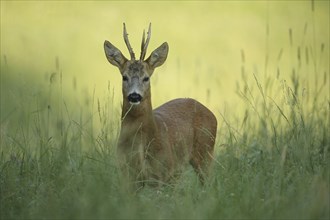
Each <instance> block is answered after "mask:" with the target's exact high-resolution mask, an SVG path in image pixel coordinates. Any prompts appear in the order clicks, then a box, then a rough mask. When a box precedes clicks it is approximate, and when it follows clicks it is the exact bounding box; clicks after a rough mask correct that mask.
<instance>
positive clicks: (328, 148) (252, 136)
mask: <svg viewBox="0 0 330 220" xmlns="http://www.w3.org/2000/svg"><path fill="white" fill-rule="evenodd" d="M1 4H2V3H1ZM162 4H165V3H162ZM187 4H188V3H187ZM323 4H324V3H323ZM312 6H313V5H312ZM313 7H314V6H313ZM312 10H313V15H314V8H312ZM315 17H316V16H315ZM308 24H309V26H308V25H307V24H302V26H303V27H304V28H303V30H304V31H303V32H302V33H304V35H303V36H302V37H301V39H304V40H302V41H296V40H295V39H296V38H295V37H294V36H295V35H294V33H295V32H294V31H293V30H292V29H291V28H290V29H289V30H288V34H287V33H285V35H286V36H287V40H288V42H290V43H289V45H288V46H287V47H284V49H283V48H282V49H281V48H276V51H279V53H278V54H277V56H271V53H270V51H274V50H271V49H269V50H267V51H266V56H265V57H263V60H265V64H264V66H262V64H258V66H259V67H260V66H262V69H263V70H264V71H258V70H257V69H256V70H255V71H250V70H249V65H251V63H250V62H249V61H248V60H247V59H246V53H247V52H250V51H249V50H241V60H239V59H237V60H235V61H233V62H234V63H237V64H239V65H238V66H240V67H241V72H239V71H238V73H237V74H236V75H235V76H237V77H236V79H235V83H236V85H237V89H236V93H237V97H239V98H240V99H238V100H239V103H242V104H238V105H237V106H239V108H240V111H237V109H234V108H233V107H231V106H229V107H228V108H227V109H226V110H225V111H222V110H219V109H217V108H213V109H215V114H216V115H217V117H218V124H219V127H218V136H217V141H216V147H215V148H216V152H215V155H214V164H213V170H212V172H211V174H210V177H209V181H208V182H207V184H206V185H205V186H201V185H200V184H199V181H198V178H197V176H196V175H195V173H194V171H193V169H191V168H187V170H186V171H185V172H184V173H183V175H182V176H181V178H180V179H179V180H178V181H177V182H175V183H171V184H168V185H165V186H164V187H162V188H157V189H154V188H149V187H145V188H143V189H142V190H140V191H138V192H130V191H128V190H127V189H126V188H125V187H124V186H125V182H124V181H125V180H123V179H121V178H120V170H118V168H117V166H116V149H115V146H116V141H117V138H118V132H119V129H120V126H119V125H120V123H119V115H120V114H119V112H120V104H119V103H117V102H116V101H115V99H116V98H115V97H117V98H118V97H121V94H120V93H118V92H117V91H115V90H114V89H113V88H114V87H120V86H119V84H118V85H115V86H114V85H113V83H112V81H111V83H110V82H108V85H107V87H106V88H104V90H106V92H105V95H104V96H102V98H100V96H97V95H96V93H95V88H94V89H92V91H89V90H81V89H80V88H79V86H77V84H79V80H77V79H76V78H75V77H72V81H71V80H68V78H70V77H67V75H66V74H68V73H67V72H66V71H64V69H65V70H67V69H66V68H63V67H62V66H61V63H60V61H59V60H61V57H59V58H56V59H55V65H54V70H51V71H50V72H49V73H46V74H45V75H44V77H40V76H38V75H36V74H34V73H33V71H34V68H31V70H30V69H27V70H26V69H25V68H23V67H20V66H16V65H13V63H15V64H16V62H15V61H13V59H14V58H13V57H11V56H7V55H6V54H5V53H4V51H1V56H2V57H1V84H0V85H1V94H0V98H1V100H0V101H1V103H0V104H1V106H0V110H1V112H0V123H1V124H0V138H1V139H0V217H1V219H48V218H49V219H55V218H57V219H111V218H113V219H119V218H121V219H128V218H134V219H161V218H175V219H179V218H180V219H221V218H223V219H329V218H330V214H329V213H330V198H329V194H330V189H329V188H330V187H329V185H330V179H329V178H330V177H329V175H330V166H329V161H330V135H329V134H330V98H329V93H328V91H329V60H328V56H329V42H321V43H320V42H319V41H318V40H317V38H316V37H315V30H314V37H313V34H310V33H313V29H315V26H316V24H315V23H313V22H310V23H308ZM268 28H270V30H272V26H270V27H268ZM328 30H329V29H328ZM328 34H329V33H328ZM309 36H312V37H311V38H310V37H309ZM271 38H272V35H270V34H269V32H266V42H268V44H267V45H270V42H271ZM299 39H300V38H299ZM297 42H299V43H297ZM101 44H102V43H101ZM30 46H31V45H30ZM275 46H276V45H275ZM275 46H274V45H273V47H275ZM283 51H284V52H283ZM287 51H289V52H290V53H289V54H290V56H289V59H288V60H289V61H287V60H285V61H283V59H284V58H283V57H284V56H285V55H287V54H288V53H286V52H287ZM49 53H51V51H50V52H49ZM54 56H55V55H54ZM272 57H276V59H275V58H272ZM52 60H53V59H52ZM103 61H104V63H106V62H107V61H106V60H105V59H104V60H103ZM172 61H173V60H172ZM52 62H53V61H52ZM274 63H275V64H276V66H275V68H273V65H271V64H274ZM34 65H36V64H34ZM205 65H207V62H206V61H205ZM177 68H178V69H179V68H180V65H178V67H177ZM181 68H182V67H181ZM190 68H192V69H193V68H196V70H194V72H198V71H200V70H201V69H202V70H203V68H201V67H200V66H198V65H196V66H195V67H194V65H192V66H191V67H190ZM198 68H201V69H198ZM175 72H180V70H177V71H175ZM273 72H275V74H273ZM211 76H214V75H211ZM160 77H161V76H160ZM179 77H183V76H178V78H179ZM196 77H197V76H195V75H194V77H191V78H190V79H191V81H192V82H193V83H194V82H195V83H196V84H197V83H199V87H198V88H203V89H205V87H203V85H204V84H203V83H201V82H204V81H200V80H199V78H196ZM206 78H207V77H206ZM70 79H71V78H70ZM157 79H159V78H156V79H155V81H154V84H153V85H154V90H155V92H156V90H157V85H158V84H159V80H158V81H157ZM68 81H69V82H68ZM152 83H153V82H152ZM212 83H215V86H213V84H211V86H213V87H210V88H209V90H210V91H208V93H207V94H208V95H207V96H209V95H210V96H211V98H210V102H211V103H212V105H213V106H218V105H217V104H215V103H214V102H215V100H220V99H221V96H222V95H221V94H223V93H218V92H219V90H217V88H216V87H220V86H221V85H219V84H216V83H217V81H216V82H212ZM223 84H224V83H223ZM67 85H69V86H67ZM162 92H164V91H162ZM230 92H234V91H230ZM157 94H161V92H159V93H157ZM224 95H225V94H224ZM153 96H156V95H155V93H153ZM219 102H220V101H219ZM241 106H243V107H241ZM237 112H238V113H237Z"/></svg>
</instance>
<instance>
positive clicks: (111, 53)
mask: <svg viewBox="0 0 330 220" xmlns="http://www.w3.org/2000/svg"><path fill="white" fill-rule="evenodd" d="M104 52H105V56H106V57H107V59H108V61H109V62H110V63H111V64H112V65H115V66H117V67H118V68H119V69H121V68H122V67H123V66H124V64H125V63H126V61H127V59H126V58H125V57H124V55H123V54H122V53H121V52H120V50H119V49H118V48H117V47H115V46H113V45H112V44H111V43H110V42H109V41H107V40H106V41H104Z"/></svg>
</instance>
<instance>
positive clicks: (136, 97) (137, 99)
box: [127, 92, 142, 103]
mask: <svg viewBox="0 0 330 220" xmlns="http://www.w3.org/2000/svg"><path fill="white" fill-rule="evenodd" d="M127 98H128V101H130V102H132V103H136V102H140V101H141V100H142V96H141V95H140V94H137V93H136V92H133V93H131V94H129V95H128V97H127Z"/></svg>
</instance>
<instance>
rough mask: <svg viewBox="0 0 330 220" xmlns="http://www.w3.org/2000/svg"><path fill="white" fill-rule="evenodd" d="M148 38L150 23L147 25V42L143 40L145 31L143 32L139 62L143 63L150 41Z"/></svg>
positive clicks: (149, 35)
mask: <svg viewBox="0 0 330 220" xmlns="http://www.w3.org/2000/svg"><path fill="white" fill-rule="evenodd" d="M150 37H151V23H150V24H149V29H148V36H147V40H144V39H145V31H143V35H142V43H141V56H140V61H143V60H144V58H145V56H146V53H147V48H148V44H149V41H150Z"/></svg>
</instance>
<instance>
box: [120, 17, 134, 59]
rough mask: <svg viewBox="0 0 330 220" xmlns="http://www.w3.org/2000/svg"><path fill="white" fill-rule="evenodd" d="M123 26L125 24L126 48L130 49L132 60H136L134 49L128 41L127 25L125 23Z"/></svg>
mask: <svg viewBox="0 0 330 220" xmlns="http://www.w3.org/2000/svg"><path fill="white" fill-rule="evenodd" d="M123 24H124V40H125V44H126V46H127V48H128V51H129V54H130V55H131V60H135V54H134V52H133V49H132V47H131V45H130V43H129V40H128V34H127V31H126V25H125V23H123Z"/></svg>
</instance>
